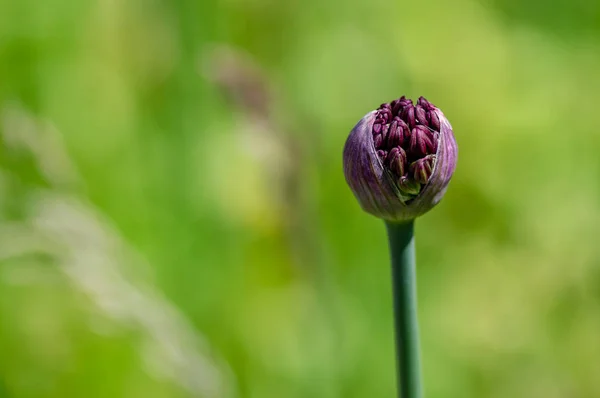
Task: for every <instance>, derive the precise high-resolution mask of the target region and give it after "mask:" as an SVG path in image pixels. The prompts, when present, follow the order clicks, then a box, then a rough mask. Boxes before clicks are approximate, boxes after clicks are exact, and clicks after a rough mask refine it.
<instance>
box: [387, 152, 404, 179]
mask: <svg viewBox="0 0 600 398" xmlns="http://www.w3.org/2000/svg"><path fill="white" fill-rule="evenodd" d="M387 163H388V167H389V168H390V170H391V171H392V172H393V173H394V174H395V175H396V176H403V175H404V169H405V168H406V152H404V149H402V147H399V146H398V147H395V148H392V149H391V150H390V152H389V153H388V156H387Z"/></svg>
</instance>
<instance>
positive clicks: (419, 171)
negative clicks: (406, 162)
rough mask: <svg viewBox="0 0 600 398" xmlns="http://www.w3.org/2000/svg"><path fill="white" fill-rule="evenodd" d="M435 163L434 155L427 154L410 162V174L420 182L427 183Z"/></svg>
mask: <svg viewBox="0 0 600 398" xmlns="http://www.w3.org/2000/svg"><path fill="white" fill-rule="evenodd" d="M434 164H435V155H427V156H425V157H424V158H421V159H419V160H417V161H415V162H412V163H411V164H410V174H411V175H412V178H413V180H415V181H416V182H418V183H420V184H427V181H429V178H430V177H431V173H432V172H433V166H434Z"/></svg>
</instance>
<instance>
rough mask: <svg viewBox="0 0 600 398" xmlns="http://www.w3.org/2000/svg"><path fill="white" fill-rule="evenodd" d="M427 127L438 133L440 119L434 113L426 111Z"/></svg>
mask: <svg viewBox="0 0 600 398" xmlns="http://www.w3.org/2000/svg"><path fill="white" fill-rule="evenodd" d="M427 116H428V119H429V127H431V128H432V129H434V130H435V131H440V119H439V117H438V115H437V113H436V112H435V111H428V112H427Z"/></svg>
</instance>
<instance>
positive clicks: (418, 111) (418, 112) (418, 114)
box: [415, 105, 429, 126]
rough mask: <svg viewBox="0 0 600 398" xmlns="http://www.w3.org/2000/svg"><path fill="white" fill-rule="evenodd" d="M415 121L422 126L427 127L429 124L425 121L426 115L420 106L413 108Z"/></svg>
mask: <svg viewBox="0 0 600 398" xmlns="http://www.w3.org/2000/svg"><path fill="white" fill-rule="evenodd" d="M415 119H417V123H419V124H422V125H423V126H428V125H429V122H428V121H427V113H426V112H425V109H424V108H423V107H422V106H421V105H417V106H415Z"/></svg>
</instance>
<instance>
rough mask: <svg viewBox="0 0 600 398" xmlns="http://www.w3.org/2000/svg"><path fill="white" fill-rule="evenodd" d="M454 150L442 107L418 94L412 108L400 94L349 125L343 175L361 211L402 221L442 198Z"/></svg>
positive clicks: (411, 104)
mask: <svg viewBox="0 0 600 398" xmlns="http://www.w3.org/2000/svg"><path fill="white" fill-rule="evenodd" d="M417 123H418V124H417ZM457 152H458V148H457V146H456V141H455V139H454V135H453V132H452V127H451V126H450V123H449V122H448V120H447V119H446V117H445V116H444V114H443V113H442V111H440V110H439V109H438V108H436V107H435V106H434V105H433V104H431V103H430V102H429V101H427V100H426V99H425V98H423V97H421V98H419V101H418V102H417V105H416V106H414V105H413V103H412V101H411V100H409V99H406V98H405V97H401V98H400V99H397V100H395V101H392V102H391V103H387V104H382V105H381V106H380V107H379V109H377V110H375V111H372V112H369V113H368V114H367V115H365V117H363V118H362V119H361V120H360V121H359V122H358V124H357V125H356V126H355V127H354V129H352V131H351V132H350V135H349V137H348V140H347V141H346V145H345V147H344V174H345V176H346V181H347V182H348V185H349V186H350V188H351V190H352V192H353V193H354V195H355V196H356V198H357V199H358V201H359V203H360V205H361V207H362V208H363V209H364V210H365V211H367V212H369V213H371V214H373V215H375V216H377V217H380V218H383V219H385V220H387V221H393V222H405V221H409V220H412V219H414V218H415V217H417V216H419V215H421V214H423V213H426V212H427V211H429V210H430V209H431V208H432V207H434V206H435V205H436V204H437V203H438V202H439V201H440V200H441V199H442V197H443V196H444V193H445V191H446V188H447V186H448V183H449V182H450V178H451V177H452V174H453V172H454V169H455V167H456V158H457ZM408 161H410V162H411V163H410V166H409V164H408Z"/></svg>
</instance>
